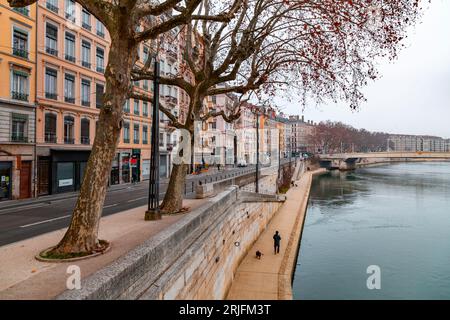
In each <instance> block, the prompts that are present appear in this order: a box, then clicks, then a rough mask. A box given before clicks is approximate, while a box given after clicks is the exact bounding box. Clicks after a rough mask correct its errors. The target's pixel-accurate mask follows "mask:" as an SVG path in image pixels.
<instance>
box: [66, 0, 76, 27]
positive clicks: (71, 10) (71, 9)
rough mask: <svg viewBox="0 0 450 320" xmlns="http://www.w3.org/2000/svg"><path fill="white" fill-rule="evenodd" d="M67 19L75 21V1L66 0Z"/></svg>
mask: <svg viewBox="0 0 450 320" xmlns="http://www.w3.org/2000/svg"><path fill="white" fill-rule="evenodd" d="M65 9H66V19H68V20H70V21H72V22H73V23H75V1H74V0H66V7H65Z"/></svg>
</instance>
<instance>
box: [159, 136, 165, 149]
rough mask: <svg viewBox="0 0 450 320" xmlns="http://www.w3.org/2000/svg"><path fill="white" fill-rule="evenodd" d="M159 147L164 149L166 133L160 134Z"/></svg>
mask: <svg viewBox="0 0 450 320" xmlns="http://www.w3.org/2000/svg"><path fill="white" fill-rule="evenodd" d="M159 146H160V147H164V133H162V132H160V133H159Z"/></svg>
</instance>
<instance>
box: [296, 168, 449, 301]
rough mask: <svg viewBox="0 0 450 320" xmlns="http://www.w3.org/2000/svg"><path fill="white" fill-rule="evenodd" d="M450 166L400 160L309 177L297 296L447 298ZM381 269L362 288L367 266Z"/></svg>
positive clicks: (297, 277)
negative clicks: (376, 282) (372, 284)
mask: <svg viewBox="0 0 450 320" xmlns="http://www.w3.org/2000/svg"><path fill="white" fill-rule="evenodd" d="M449 207H450V163H448V162H442V163H440V162H439V163H399V164H393V165H384V166H380V167H372V168H364V169H359V170H357V171H355V172H344V173H342V172H338V171H336V172H331V173H328V174H326V175H323V176H321V177H319V178H316V179H314V181H313V185H312V189H311V197H310V203H309V206H308V213H307V218H306V221H305V229H304V232H303V238H302V244H301V248H300V256H299V260H298V262H299V266H298V268H297V270H296V272H295V279H294V284H293V289H294V297H295V298H297V299H450V276H449V274H448V271H449V270H450V231H449V230H450V210H449V209H448V208H449ZM369 265H378V266H380V268H381V270H382V288H381V290H368V289H367V286H366V280H367V277H368V275H367V274H366V269H367V267H368V266H369Z"/></svg>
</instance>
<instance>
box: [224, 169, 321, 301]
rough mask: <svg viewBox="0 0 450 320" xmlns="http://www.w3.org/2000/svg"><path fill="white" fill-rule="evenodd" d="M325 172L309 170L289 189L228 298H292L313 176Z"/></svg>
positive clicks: (244, 262) (235, 277) (244, 264)
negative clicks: (276, 242)
mask: <svg viewBox="0 0 450 320" xmlns="http://www.w3.org/2000/svg"><path fill="white" fill-rule="evenodd" d="M324 172H326V170H325V169H317V170H314V171H307V172H305V173H304V174H303V175H302V176H301V178H300V179H299V180H297V181H296V186H294V187H291V188H290V189H289V191H288V192H287V194H286V197H287V199H286V201H285V203H284V204H283V205H282V207H281V208H280V209H279V210H278V212H277V213H276V214H275V216H274V217H273V218H272V220H271V221H270V223H269V224H268V226H267V227H266V229H265V231H264V232H263V233H262V234H261V235H260V236H259V238H258V240H257V241H256V242H255V243H254V245H253V246H252V248H251V249H250V250H249V251H248V252H247V254H246V256H245V258H244V259H243V261H242V262H241V264H240V265H239V267H238V269H237V271H236V273H235V276H234V279H233V283H232V285H231V287H230V290H229V291H228V294H227V299H228V300H241V299H243V300H244V299H250V300H289V299H292V287H291V283H292V276H293V273H294V271H295V265H296V261H297V255H298V250H299V244H300V239H301V235H302V231H303V223H304V220H305V214H306V208H307V205H308V198H309V192H310V188H311V183H312V179H313V176H314V175H319V174H322V173H324ZM275 231H279V232H280V234H281V237H282V241H281V248H280V253H279V254H277V255H275V254H274V253H273V239H272V236H273V234H274V233H275ZM257 250H259V251H261V252H262V253H263V256H262V258H261V259H257V258H256V256H255V252H256V251H257Z"/></svg>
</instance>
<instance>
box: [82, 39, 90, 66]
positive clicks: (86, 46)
mask: <svg viewBox="0 0 450 320" xmlns="http://www.w3.org/2000/svg"><path fill="white" fill-rule="evenodd" d="M81 65H82V66H83V67H85V68H89V69H90V68H91V43H90V42H88V41H86V40H82V41H81Z"/></svg>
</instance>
